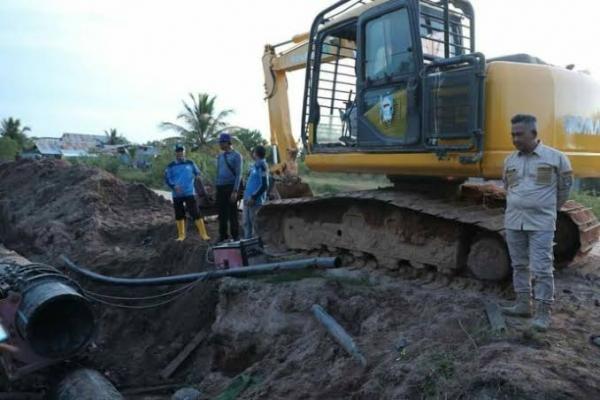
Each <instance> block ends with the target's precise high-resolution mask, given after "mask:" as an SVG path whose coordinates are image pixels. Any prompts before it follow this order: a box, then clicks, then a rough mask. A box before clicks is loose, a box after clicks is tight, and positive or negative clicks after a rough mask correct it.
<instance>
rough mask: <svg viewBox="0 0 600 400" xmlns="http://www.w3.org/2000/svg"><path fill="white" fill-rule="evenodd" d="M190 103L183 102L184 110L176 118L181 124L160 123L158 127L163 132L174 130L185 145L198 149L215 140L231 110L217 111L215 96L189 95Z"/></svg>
mask: <svg viewBox="0 0 600 400" xmlns="http://www.w3.org/2000/svg"><path fill="white" fill-rule="evenodd" d="M189 96H190V99H191V102H190V103H189V104H188V103H187V102H185V101H183V108H184V110H183V111H182V112H181V113H180V114H179V115H178V116H177V120H179V121H181V124H178V123H174V122H161V123H160V125H159V127H160V128H161V129H164V130H174V131H176V132H177V133H179V134H180V135H181V136H183V137H184V139H185V142H186V144H188V145H189V146H190V147H192V148H200V147H203V146H205V145H206V144H207V143H208V142H210V141H211V140H213V139H215V138H216V137H217V135H218V134H219V132H220V131H222V130H223V128H225V127H226V126H227V124H226V123H225V118H227V116H229V115H230V114H231V113H233V110H223V111H217V110H216V107H215V101H216V99H217V96H210V95H208V94H206V93H199V94H198V95H197V96H194V95H193V94H192V93H190V94H189Z"/></svg>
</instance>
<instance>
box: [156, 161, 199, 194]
mask: <svg viewBox="0 0 600 400" xmlns="http://www.w3.org/2000/svg"><path fill="white" fill-rule="evenodd" d="M198 175H200V169H198V166H197V165H196V163H194V162H193V161H192V160H182V161H177V160H175V161H173V162H171V163H170V164H169V165H168V166H167V168H166V169H165V183H166V184H167V186H168V187H170V188H171V190H172V194H173V198H178V197H189V196H195V195H196V189H195V188H194V180H195V179H196V177H197V176H198ZM176 187H179V188H180V189H181V191H180V192H179V193H177V192H176V191H175V188H176Z"/></svg>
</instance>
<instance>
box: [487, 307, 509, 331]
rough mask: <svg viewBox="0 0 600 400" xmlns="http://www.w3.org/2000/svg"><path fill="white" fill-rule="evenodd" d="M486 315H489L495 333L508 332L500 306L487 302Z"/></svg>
mask: <svg viewBox="0 0 600 400" xmlns="http://www.w3.org/2000/svg"><path fill="white" fill-rule="evenodd" d="M485 313H486V314H487V317H488V320H489V321H490V325H491V326H492V330H493V331H495V332H506V321H505V320H504V315H502V310H501V309H500V306H498V304H496V303H493V302H486V303H485Z"/></svg>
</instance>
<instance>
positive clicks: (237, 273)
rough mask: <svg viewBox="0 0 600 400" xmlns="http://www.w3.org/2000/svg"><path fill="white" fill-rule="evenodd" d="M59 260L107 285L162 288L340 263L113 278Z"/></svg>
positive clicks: (327, 259)
mask: <svg viewBox="0 0 600 400" xmlns="http://www.w3.org/2000/svg"><path fill="white" fill-rule="evenodd" d="M60 258H61V259H62V260H63V261H64V262H65V265H66V266H67V268H69V269H70V270H71V271H73V272H77V273H78V274H81V275H83V276H85V277H87V278H90V279H92V280H94V281H98V282H103V283H108V284H111V285H115V286H163V285H181V284H184V283H189V282H194V281H197V280H198V279H202V280H212V279H220V278H225V277H246V276H252V275H261V274H265V273H271V272H277V271H290V270H299V269H306V268H338V267H340V266H341V261H340V259H339V258H338V257H317V258H307V259H303V260H294V261H285V262H279V263H271V264H262V265H251V266H248V267H242V268H231V269H223V270H216V271H207V272H195V273H192V274H183V275H175V276H161V277H154V278H119V277H113V276H106V275H101V274H98V273H96V272H92V271H90V270H87V269H84V268H81V267H79V266H77V265H76V264H75V263H73V262H72V261H71V260H69V258H68V257H67V256H65V255H61V256H60Z"/></svg>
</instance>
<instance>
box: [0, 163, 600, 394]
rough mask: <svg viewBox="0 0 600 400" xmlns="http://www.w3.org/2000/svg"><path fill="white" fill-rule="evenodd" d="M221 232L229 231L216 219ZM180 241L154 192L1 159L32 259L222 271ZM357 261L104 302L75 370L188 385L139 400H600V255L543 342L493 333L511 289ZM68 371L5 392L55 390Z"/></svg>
mask: <svg viewBox="0 0 600 400" xmlns="http://www.w3.org/2000/svg"><path fill="white" fill-rule="evenodd" d="M208 229H209V233H210V234H211V235H212V236H213V237H214V236H216V232H215V229H216V224H214V223H210V224H209V226H208ZM174 237H175V227H174V221H173V215H172V209H171V205H170V204H169V202H168V201H166V200H164V199H163V198H161V197H160V196H158V195H156V194H155V193H153V192H152V191H151V190H149V189H147V188H146V187H144V186H141V185H132V184H125V183H123V182H121V181H119V180H118V179H117V178H115V177H114V176H112V175H111V174H109V173H106V172H103V171H99V170H97V169H93V168H88V167H83V166H72V165H70V164H69V163H68V162H65V161H20V162H14V163H6V164H0V242H2V243H4V245H5V246H6V247H8V248H10V249H12V250H15V251H17V252H19V253H21V254H22V255H24V256H25V257H27V258H29V259H31V260H33V261H42V262H47V263H51V264H54V265H55V266H59V267H60V266H62V262H61V261H60V259H59V255H60V254H65V255H67V256H69V257H70V258H71V259H73V260H74V261H75V262H77V263H79V264H81V265H83V266H85V267H87V268H90V269H92V270H94V271H97V272H100V273H103V274H107V275H113V276H159V275H174V274H180V273H187V272H192V271H200V270H205V269H209V268H211V266H210V265H209V264H207V263H206V262H205V258H206V257H205V256H206V249H207V245H206V244H205V243H203V242H202V241H201V240H200V239H199V238H198V237H197V234H196V233H195V232H194V231H193V230H192V227H190V229H189V231H188V239H187V240H186V241H185V242H183V243H177V242H175V241H174V240H173V239H174ZM328 254H330V253H329V252H327V251H325V250H324V255H328ZM344 259H345V261H346V262H345V266H344V268H341V269H338V270H331V271H325V272H323V271H320V272H303V273H293V274H292V273H288V274H279V275H274V276H266V277H261V278H253V279H231V278H228V279H223V280H221V281H218V282H203V283H200V284H198V285H196V286H195V287H193V288H192V289H191V290H190V291H189V292H185V294H184V295H182V296H180V297H179V298H177V299H176V300H175V301H173V302H171V303H168V304H166V305H162V306H157V307H153V308H148V309H124V308H116V307H113V306H108V305H105V304H101V303H95V305H94V308H95V312H96V315H97V319H98V331H97V334H96V336H95V338H94V341H93V343H92V344H91V346H90V347H89V349H88V350H87V351H86V352H85V353H84V354H82V355H81V356H78V357H77V358H76V359H74V360H71V361H70V363H69V365H73V364H81V365H85V366H86V367H90V368H95V369H97V370H99V371H101V372H103V373H104V374H105V375H106V376H108V377H109V378H110V379H111V380H112V381H113V382H114V383H115V384H116V385H117V386H118V387H119V388H121V389H123V390H126V389H127V388H132V387H136V388H137V387H144V386H154V385H161V384H170V383H177V385H175V386H174V387H173V388H172V389H168V390H165V391H164V392H162V393H159V394H157V395H152V396H150V395H146V397H144V396H137V397H136V396H134V395H132V396H129V397H128V398H132V399H133V398H137V399H141V398H146V399H168V398H170V395H171V394H172V393H173V392H174V391H175V390H176V388H177V387H178V386H180V387H183V386H195V387H197V388H198V389H200V390H201V391H202V392H203V393H204V395H205V397H206V398H214V397H215V396H217V395H218V394H219V393H221V392H222V391H223V390H225V389H226V388H227V387H228V385H230V384H231V383H232V382H236V381H239V379H240V377H250V378H251V379H250V380H249V381H248V380H246V381H245V382H247V384H248V385H247V388H246V389H245V390H244V391H243V392H242V393H241V394H240V395H239V396H238V397H237V398H238V399H514V398H518V399H540V400H541V399H593V398H599V397H600V377H598V371H600V348H597V347H595V346H594V345H593V344H592V343H591V341H590V336H591V335H594V334H600V306H599V305H600V274H598V272H597V267H598V263H599V262H600V256H598V255H597V254H595V255H592V256H591V257H590V258H588V259H587V260H586V261H585V262H583V263H581V264H580V265H578V266H576V267H572V268H569V269H566V270H561V271H558V272H557V274H556V275H557V279H556V281H557V289H556V293H557V303H556V306H555V309H554V323H553V327H552V328H551V329H550V331H549V332H547V333H545V334H537V333H532V332H531V331H530V330H529V328H528V323H527V320H522V319H519V318H509V319H507V325H508V331H507V332H504V333H495V332H492V331H491V330H490V327H489V324H488V322H487V319H486V316H485V313H484V303H485V302H486V301H494V302H499V301H504V300H506V298H507V296H508V294H509V293H510V290H509V288H508V287H506V286H498V285H496V286H488V285H483V284H481V283H479V282H476V281H473V280H471V279H466V278H456V279H452V280H447V279H442V278H441V277H435V276H432V275H431V274H428V273H427V272H426V271H422V272H419V273H416V272H415V271H413V270H409V269H404V268H400V269H397V270H393V271H392V270H387V269H384V268H378V267H377V266H376V265H375V264H374V262H372V260H366V259H354V258H353V257H350V256H348V257H344ZM73 277H74V278H76V279H77V280H78V281H79V282H80V283H81V285H82V286H83V287H85V288H86V289H88V290H91V291H94V292H97V293H102V294H110V295H113V296H122V297H124V296H143V295H150V294H157V293H159V292H164V291H167V290H170V289H172V288H154V289H146V290H140V289H135V290H133V289H124V288H114V287H108V286H105V285H100V284H97V283H93V282H90V281H87V280H83V279H81V278H80V277H77V276H74V275H73ZM110 301H111V302H119V303H123V301H117V300H114V299H112V300H110ZM146 303H147V302H146ZM127 304H140V303H127ZM313 304H320V305H321V306H322V307H323V308H324V309H326V310H327V311H328V312H329V313H330V314H331V315H332V316H333V317H334V318H335V319H336V320H337V321H338V322H339V323H340V324H341V325H342V326H343V327H344V328H345V329H346V330H347V331H348V333H349V334H350V335H352V336H353V337H354V339H355V341H356V343H357V345H358V347H359V348H360V350H361V352H362V354H363V355H364V356H365V357H366V359H367V366H366V367H364V368H363V367H361V366H360V365H359V364H358V363H357V362H356V361H355V360H354V359H353V358H352V357H351V356H349V355H348V354H347V353H346V352H345V351H344V350H343V349H342V348H341V347H340V346H339V345H338V344H337V343H336V342H335V341H334V340H333V339H332V338H331V337H330V336H329V335H328V334H327V332H326V331H325V330H324V329H323V327H322V326H321V325H320V324H319V323H318V322H317V320H316V319H315V318H314V317H313V315H312V313H311V310H310V309H311V306H312V305H313ZM202 328H208V329H209V335H208V338H207V339H206V340H205V341H204V342H203V343H202V344H201V345H200V346H199V347H198V349H196V350H195V351H194V352H193V353H192V355H191V356H190V357H189V359H188V360H187V361H186V362H184V363H183V364H182V366H181V368H179V369H178V370H177V371H176V372H175V374H174V376H173V377H172V378H171V379H170V380H168V381H164V380H162V379H161V378H160V376H159V373H160V371H161V370H162V369H163V368H164V367H165V366H166V365H167V364H168V363H169V362H170V361H171V360H172V359H173V358H174V357H175V356H176V355H177V354H178V353H179V352H180V351H181V349H182V348H183V347H184V346H185V345H186V344H187V343H188V342H189V341H190V340H191V339H192V338H193V337H194V335H195V334H196V333H197V332H198V331H199V330H201V329H202ZM60 368H62V367H60ZM60 368H59V367H55V368H51V369H50V370H44V371H41V372H39V373H37V374H35V376H36V378H35V379H34V377H31V378H26V379H24V380H23V381H21V382H18V383H15V384H12V386H10V387H9V386H8V384H7V383H4V387H5V388H8V389H9V390H40V388H43V386H44V385H47V384H48V382H49V381H51V380H52V379H53V376H54V375H55V373H56V372H57V370H59V369H60ZM179 384H180V385H179Z"/></svg>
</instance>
